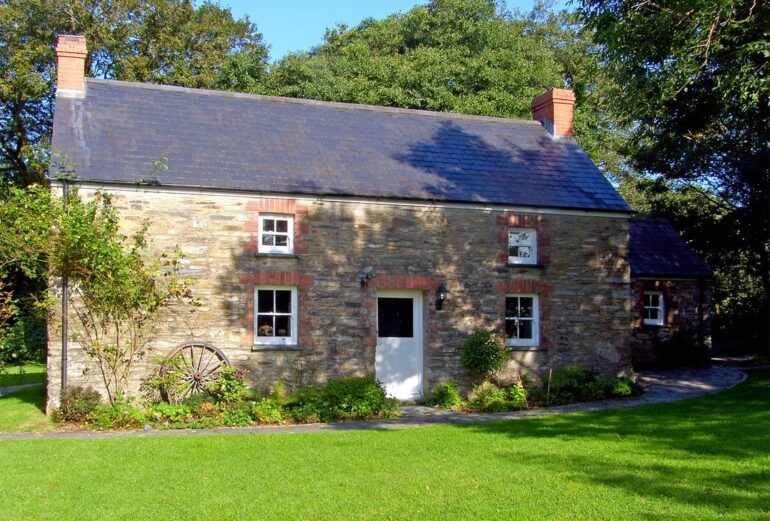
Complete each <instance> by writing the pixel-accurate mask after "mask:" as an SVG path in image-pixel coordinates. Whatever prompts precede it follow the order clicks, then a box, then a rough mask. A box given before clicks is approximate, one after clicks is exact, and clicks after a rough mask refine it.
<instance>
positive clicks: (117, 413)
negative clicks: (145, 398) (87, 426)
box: [89, 402, 148, 430]
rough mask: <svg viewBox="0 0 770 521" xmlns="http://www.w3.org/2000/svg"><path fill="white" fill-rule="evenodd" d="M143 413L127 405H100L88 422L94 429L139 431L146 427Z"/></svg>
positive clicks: (119, 403) (116, 403) (145, 418)
mask: <svg viewBox="0 0 770 521" xmlns="http://www.w3.org/2000/svg"><path fill="white" fill-rule="evenodd" d="M147 421H148V418H147V416H146V413H145V411H143V410H141V409H138V408H137V407H134V406H133V405H130V404H128V403H121V402H115V403H113V404H100V405H98V406H97V407H96V409H95V410H94V411H93V412H92V413H91V416H90V418H89V422H90V423H91V425H92V426H93V427H94V428H96V429H102V430H113V429H114V430H121V429H141V428H143V427H144V426H145V425H147Z"/></svg>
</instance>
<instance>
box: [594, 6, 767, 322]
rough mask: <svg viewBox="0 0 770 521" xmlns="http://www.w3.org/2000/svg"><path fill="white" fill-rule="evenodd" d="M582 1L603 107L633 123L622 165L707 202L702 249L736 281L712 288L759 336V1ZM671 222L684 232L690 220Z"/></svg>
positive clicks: (763, 150)
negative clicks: (597, 60)
mask: <svg viewBox="0 0 770 521" xmlns="http://www.w3.org/2000/svg"><path fill="white" fill-rule="evenodd" d="M582 6H583V7H582V13H581V16H582V19H583V20H585V21H586V23H587V24H588V26H589V27H590V28H591V29H592V30H593V31H594V38H595V41H596V42H597V43H598V44H599V45H601V49H602V52H603V59H604V60H605V62H606V64H607V68H608V70H609V71H610V72H611V73H612V74H613V75H614V76H615V77H616V79H617V82H618V84H619V85H620V87H621V88H622V90H623V92H624V93H625V95H624V96H617V97H613V98H612V99H611V100H608V102H609V103H608V106H609V107H611V109H612V111H613V113H614V114H615V117H616V118H618V119H619V120H620V121H626V122H628V124H629V125H633V139H632V140H631V142H630V147H629V154H630V155H631V157H632V165H633V166H634V167H636V168H637V169H639V170H640V171H641V172H643V173H645V174H648V175H652V176H656V175H659V176H663V177H664V178H666V179H669V180H671V181H674V185H675V186H686V187H687V189H686V190H687V195H688V197H697V198H698V205H702V206H703V207H704V208H712V207H715V206H716V208H717V215H719V219H718V223H719V228H720V233H719V234H717V235H716V236H717V237H719V241H720V242H719V243H717V244H713V246H714V248H715V249H713V250H710V251H711V252H713V256H714V257H718V259H716V260H717V264H716V268H717V270H718V271H719V270H722V269H723V268H729V266H730V264H733V268H732V270H731V272H732V273H733V274H734V276H735V277H736V279H734V281H735V282H734V284H731V285H730V287H721V288H718V289H719V290H720V291H721V292H722V294H723V296H724V300H723V301H721V302H720V303H719V305H720V306H721V307H722V311H729V310H730V309H731V308H732V310H733V311H734V312H740V313H743V312H746V313H747V315H746V316H744V321H745V323H753V324H754V327H753V328H752V329H753V330H754V331H756V330H757V326H758V327H759V329H761V330H762V331H760V332H761V333H762V334H764V335H766V334H767V333H768V332H767V330H766V325H767V317H768V316H769V315H770V309H769V308H768V295H770V240H769V237H770V227H769V226H768V208H770V193H769V192H770V158H769V157H768V147H769V146H770V80H768V76H769V74H768V72H770V60H769V59H768V58H770V37H769V36H770V29H768V28H770V4H768V3H767V2H757V1H754V0H730V1H724V0H702V1H701V0H698V1H696V0H686V1H678V2H674V1H662V2H648V1H645V0H615V1H611V2H604V1H599V0H582ZM680 193H681V192H680ZM696 206H697V205H696ZM680 225H681V226H680V228H679V229H680V230H682V231H683V232H684V233H685V234H689V233H690V232H688V230H693V231H695V230H696V229H697V226H698V225H697V224H694V223H693V222H692V221H689V220H688V221H680ZM699 250H700V251H701V253H706V252H708V251H709V250H705V249H700V248H699ZM735 286H739V287H743V288H746V289H747V290H748V292H749V295H748V296H747V299H748V301H749V302H743V303H741V304H738V303H736V301H737V300H741V298H740V295H741V294H743V295H746V293H738V294H729V293H728V292H729V291H732V290H733V288H734V287H735ZM755 288H756V289H758V291H755ZM762 324H764V325H762ZM744 331H745V330H744Z"/></svg>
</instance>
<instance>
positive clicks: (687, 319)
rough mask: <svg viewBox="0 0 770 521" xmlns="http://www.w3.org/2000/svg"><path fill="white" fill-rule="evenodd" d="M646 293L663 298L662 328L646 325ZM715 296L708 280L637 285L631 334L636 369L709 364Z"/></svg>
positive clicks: (661, 281) (636, 283) (634, 291)
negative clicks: (644, 298)
mask: <svg viewBox="0 0 770 521" xmlns="http://www.w3.org/2000/svg"><path fill="white" fill-rule="evenodd" d="M645 291H660V292H661V293H662V294H663V302H664V307H663V309H664V319H663V325H662V326H651V325H645V324H644V322H643V320H642V311H643V303H642V295H643V294H644V292H645ZM711 292H712V288H711V283H710V281H705V280H652V279H650V280H637V281H634V283H633V297H632V309H633V315H634V326H633V329H632V332H631V351H632V357H633V364H634V367H636V368H644V367H655V366H659V365H682V364H683V365H699V364H702V363H704V362H706V361H707V358H708V354H709V352H710V350H711V304H712V300H711V298H712V297H711ZM677 332H678V334H677ZM683 343H685V344H690V345H683ZM674 350H678V351H679V352H678V353H675V352H673V351H674Z"/></svg>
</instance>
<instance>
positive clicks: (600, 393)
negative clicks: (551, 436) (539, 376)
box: [530, 365, 641, 405]
mask: <svg viewBox="0 0 770 521" xmlns="http://www.w3.org/2000/svg"><path fill="white" fill-rule="evenodd" d="M640 392H641V388H640V387H639V386H638V385H636V384H635V383H633V382H632V381H631V380H629V379H628V378H625V377H605V376H600V375H596V374H595V373H594V372H593V371H591V370H590V369H588V368H586V367H583V366H580V365H573V366H567V367H560V368H557V369H554V370H553V373H552V376H551V386H550V394H549V392H548V378H547V376H546V377H545V378H544V379H543V382H542V384H541V386H540V388H539V389H537V390H536V391H534V392H531V393H530V396H531V398H533V399H535V400H536V401H539V402H543V403H545V404H546V405H559V404H566V403H573V402H585V401H591V400H605V399H611V398H623V397H626V396H632V395H635V394H639V393H640ZM546 402H547V403H546Z"/></svg>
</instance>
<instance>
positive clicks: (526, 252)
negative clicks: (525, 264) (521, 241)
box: [508, 246, 532, 259]
mask: <svg viewBox="0 0 770 521" xmlns="http://www.w3.org/2000/svg"><path fill="white" fill-rule="evenodd" d="M508 256H509V257H517V258H519V259H528V258H530V257H531V256H532V248H530V247H529V246H511V247H510V248H509V249H508Z"/></svg>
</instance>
